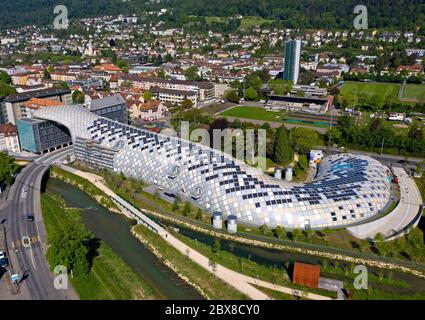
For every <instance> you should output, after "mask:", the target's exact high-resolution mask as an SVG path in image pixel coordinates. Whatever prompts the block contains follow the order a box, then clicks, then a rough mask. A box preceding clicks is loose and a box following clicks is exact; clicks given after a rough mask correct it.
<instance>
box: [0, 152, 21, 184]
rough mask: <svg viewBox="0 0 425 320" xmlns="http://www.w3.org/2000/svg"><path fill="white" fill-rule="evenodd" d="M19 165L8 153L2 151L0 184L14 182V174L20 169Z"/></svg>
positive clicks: (0, 153)
mask: <svg viewBox="0 0 425 320" xmlns="http://www.w3.org/2000/svg"><path fill="white" fill-rule="evenodd" d="M18 169H19V165H17V164H16V163H15V159H14V158H12V157H10V156H9V155H8V154H7V153H4V152H0V184H2V185H10V184H12V182H13V176H14V174H15V173H16V172H17V171H18Z"/></svg>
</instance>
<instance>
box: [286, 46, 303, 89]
mask: <svg viewBox="0 0 425 320" xmlns="http://www.w3.org/2000/svg"><path fill="white" fill-rule="evenodd" d="M300 60H301V40H299V39H296V40H289V41H286V43H285V63H284V68H283V80H285V81H292V83H293V84H297V83H298V77H299V72H300Z"/></svg>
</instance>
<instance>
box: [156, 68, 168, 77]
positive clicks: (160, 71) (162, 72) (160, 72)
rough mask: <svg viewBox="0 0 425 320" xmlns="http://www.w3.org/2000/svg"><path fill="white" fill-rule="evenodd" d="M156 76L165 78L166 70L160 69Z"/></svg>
mask: <svg viewBox="0 0 425 320" xmlns="http://www.w3.org/2000/svg"><path fill="white" fill-rule="evenodd" d="M156 76H157V77H158V78H162V79H165V78H166V75H165V71H164V70H163V69H161V70H159V71H158V73H157V74H156Z"/></svg>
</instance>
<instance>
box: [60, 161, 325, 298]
mask: <svg viewBox="0 0 425 320" xmlns="http://www.w3.org/2000/svg"><path fill="white" fill-rule="evenodd" d="M61 168H62V169H64V170H67V171H69V172H70V173H72V174H75V175H78V176H80V177H81V178H84V179H87V180H88V181H90V182H91V183H93V184H94V185H96V186H97V187H98V188H99V189H101V190H102V191H103V192H104V193H105V194H107V195H109V196H111V197H117V195H116V194H115V193H114V192H113V191H112V190H111V189H109V188H108V187H107V186H106V185H105V184H104V182H103V179H102V178H101V177H99V176H97V175H95V174H92V173H86V172H83V171H80V170H77V169H74V168H71V167H67V166H61ZM122 201H124V200H122ZM133 210H135V211H134V212H133V214H135V215H136V216H137V215H139V216H140V217H143V216H146V214H145V213H142V212H141V211H139V212H138V213H137V209H135V208H134V209H133ZM146 218H147V216H146ZM159 235H160V236H161V237H162V239H163V240H165V241H166V242H167V243H168V244H169V245H171V246H172V247H174V248H175V249H177V250H178V251H179V252H180V253H181V254H184V255H186V256H187V258H189V259H190V260H192V261H193V262H195V263H197V264H198V265H200V266H201V267H202V268H203V269H205V270H206V271H208V272H211V273H213V274H214V275H215V276H217V277H218V278H220V279H221V280H223V281H224V282H226V283H227V284H229V285H231V286H233V287H235V288H236V289H237V290H238V291H240V292H242V293H244V294H246V295H247V296H249V297H250V298H252V299H269V298H270V297H269V296H267V295H266V294H264V293H263V292H261V291H260V290H258V289H256V288H255V287H254V286H253V285H252V284H254V283H255V284H259V285H261V286H264V287H265V288H272V289H276V290H278V291H280V292H283V293H289V294H303V295H304V296H305V297H306V298H308V299H312V300H329V299H330V298H329V297H327V296H323V295H319V294H315V293H309V292H302V291H300V290H297V292H298V293H296V292H294V291H295V290H294V289H292V288H288V287H284V286H276V285H274V284H273V283H270V282H266V281H262V280H258V279H256V278H253V277H250V276H246V275H244V274H241V273H238V272H235V271H233V270H231V269H229V268H226V267H223V266H221V265H219V264H216V263H213V261H211V260H210V259H208V258H207V257H206V256H204V255H202V254H200V253H199V252H197V251H196V250H193V249H191V248H190V247H189V246H187V245H186V244H184V243H183V242H181V241H180V240H178V239H177V238H175V237H174V236H173V235H172V234H170V233H168V232H162V233H160V234H159Z"/></svg>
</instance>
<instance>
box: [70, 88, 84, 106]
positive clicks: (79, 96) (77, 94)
mask: <svg viewBox="0 0 425 320" xmlns="http://www.w3.org/2000/svg"><path fill="white" fill-rule="evenodd" d="M85 100H86V98H85V95H84V93H83V92H81V91H80V90H75V91H74V92H73V93H72V102H73V103H77V104H83V103H84V101H85Z"/></svg>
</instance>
